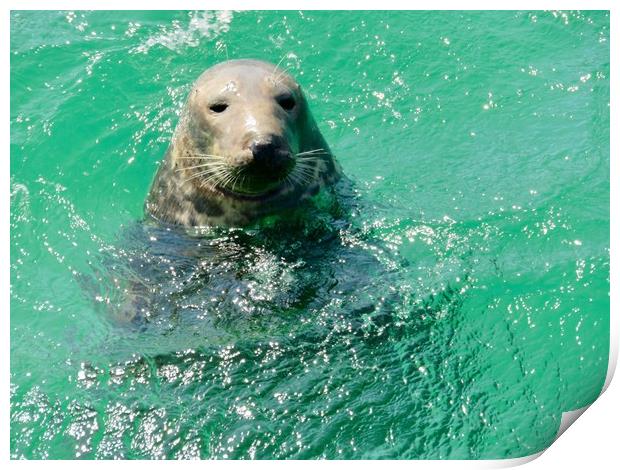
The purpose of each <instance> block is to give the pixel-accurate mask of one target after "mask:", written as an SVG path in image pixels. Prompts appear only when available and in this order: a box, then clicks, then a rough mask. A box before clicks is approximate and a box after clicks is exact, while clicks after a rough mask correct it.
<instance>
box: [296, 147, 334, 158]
mask: <svg viewBox="0 0 620 470" xmlns="http://www.w3.org/2000/svg"><path fill="white" fill-rule="evenodd" d="M315 153H327V152H325V149H313V150H306V151H305V152H299V153H296V154H295V156H296V157H299V156H300V155H306V154H315Z"/></svg>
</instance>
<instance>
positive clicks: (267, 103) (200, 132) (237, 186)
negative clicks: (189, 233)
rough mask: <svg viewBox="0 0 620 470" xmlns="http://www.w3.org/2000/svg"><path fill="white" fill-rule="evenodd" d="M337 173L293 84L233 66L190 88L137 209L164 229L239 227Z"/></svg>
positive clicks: (259, 68) (255, 65) (270, 72)
mask: <svg viewBox="0 0 620 470" xmlns="http://www.w3.org/2000/svg"><path fill="white" fill-rule="evenodd" d="M340 175H341V171H340V167H339V165H338V163H337V162H336V160H335V159H334V157H333V155H332V153H331V151H330V149H329V147H328V145H327V143H326V142H325V139H324V138H323V136H322V135H321V132H320V131H319V129H318V127H317V125H316V122H315V121H314V118H313V117H312V115H311V113H310V110H309V109H308V103H307V101H306V99H305V97H304V95H303V93H302V91H301V88H300V86H299V84H298V83H297V82H296V81H295V80H294V79H293V78H292V77H290V76H289V75H288V74H287V73H286V72H285V71H283V70H281V69H279V68H278V67H277V66H275V65H273V64H269V63H266V62H261V61H256V60H233V61H228V62H223V63H221V64H218V65H215V66H214V67H211V68H210V69H207V70H206V71H205V72H204V73H203V74H202V75H201V76H200V77H199V78H198V80H197V81H196V82H195V83H194V85H193V87H192V90H191V91H190V94H189V97H188V99H187V102H186V104H185V107H184V109H183V112H182V115H181V119H180V122H179V124H178V126H177V128H176V130H175V133H174V136H173V138H172V141H171V143H170V147H169V148H168V151H167V153H166V156H165V158H164V161H163V162H162V164H161V165H160V168H159V170H158V172H157V175H156V176H155V180H154V182H153V185H152V187H151V190H150V193H149V195H148V198H147V201H146V207H145V209H146V213H147V214H149V215H151V216H152V217H154V218H155V219H157V220H159V221H162V222H166V223H171V224H178V225H183V226H213V225H218V226H241V225H246V224H249V223H252V222H254V221H256V220H257V219H258V218H260V217H262V216H264V215H267V214H272V213H275V212H277V211H279V210H281V209H283V208H286V207H292V206H295V205H297V204H299V203H300V202H301V201H303V200H304V199H307V198H309V197H312V196H313V195H315V194H317V193H318V191H319V190H320V189H321V188H322V187H324V186H326V185H331V184H333V183H334V182H336V181H337V180H338V179H339V178H340ZM244 184H245V186H244Z"/></svg>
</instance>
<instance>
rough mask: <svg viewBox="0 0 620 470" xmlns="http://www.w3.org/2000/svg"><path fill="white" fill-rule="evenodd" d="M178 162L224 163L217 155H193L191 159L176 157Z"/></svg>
mask: <svg viewBox="0 0 620 470" xmlns="http://www.w3.org/2000/svg"><path fill="white" fill-rule="evenodd" d="M176 158H177V159H178V160H211V161H213V162H218V161H225V160H224V157H220V156H218V155H194V156H193V157H176Z"/></svg>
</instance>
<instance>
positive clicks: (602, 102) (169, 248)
mask: <svg viewBox="0 0 620 470" xmlns="http://www.w3.org/2000/svg"><path fill="white" fill-rule="evenodd" d="M227 58H230V59H233V58H257V59H261V60H267V61H270V62H274V63H277V62H278V61H280V60H281V61H282V62H281V63H282V66H283V67H288V70H289V73H291V74H292V75H293V76H295V77H296V78H297V80H298V81H299V83H300V84H301V85H302V87H303V88H304V90H305V93H306V96H307V98H308V101H309V103H310V106H311V109H312V112H313V114H314V117H315V118H316V120H317V123H318V125H319V127H320V128H321V130H322V132H323V135H324V136H325V138H326V140H327V141H328V142H329V145H330V147H331V149H332V150H333V152H334V154H335V155H336V156H337V158H338V160H339V162H340V163H341V165H342V167H343V171H344V173H345V174H346V175H347V176H348V177H349V178H350V179H351V180H352V181H353V183H354V187H353V189H352V190H351V193H350V194H349V195H348V196H347V197H346V201H345V202H344V203H343V205H342V207H341V208H340V209H339V211H336V212H334V210H332V209H329V208H327V209H326V208H325V207H323V206H322V205H321V204H322V200H321V198H320V197H319V198H318V201H317V202H316V204H315V206H309V207H307V208H303V209H302V216H301V218H300V219H299V220H295V221H294V222H292V221H290V220H287V219H286V218H283V217H280V218H278V217H273V218H270V219H268V220H265V221H263V222H262V223H261V224H258V225H257V226H253V227H245V228H234V229H231V230H228V229H219V230H218V229H214V230H210V231H205V233H203V234H202V235H199V236H196V235H191V236H190V235H188V234H185V233H183V232H176V231H166V230H163V229H159V228H157V227H147V226H145V225H143V224H141V223H140V221H141V220H142V218H143V203H144V199H145V197H146V194H147V192H148V189H149V186H150V183H151V181H152V178H153V176H154V174H155V171H156V169H157V165H158V162H159V161H161V159H162V158H163V155H164V153H165V151H166V148H167V146H168V143H169V141H170V138H171V135H172V132H173V130H174V127H175V125H176V123H177V121H178V116H179V113H180V110H181V108H182V106H183V103H184V100H185V98H186V95H187V93H188V91H189V89H190V86H191V83H192V81H193V80H194V79H195V78H196V77H197V76H198V75H199V74H200V73H201V72H202V71H203V70H204V69H205V68H207V67H209V66H211V65H213V64H215V63H218V62H221V61H223V60H226V59H227ZM609 59H610V56H609V13H608V12H441V13H440V12H421V11H420V12H359V11H358V12H346V13H334V12H320V11H313V12H277V11H270V12H163V11H162V12H127V11H124V12H105V11H94V12H36V11H29V12H21V11H14V12H12V13H11V111H10V122H11V155H10V158H11V177H10V190H11V219H10V234H11V356H10V360H11V392H10V394H11V412H10V413H11V415H10V416H11V423H10V424H11V435H10V449H11V456H12V457H13V458H16V459H18V458H27V459H37V458H53V459H59V458H65V459H72V458H87V459H112V458H158V459H159V458H172V459H177V458H220V459H222V458H229V459H274V458H279V459H281V458H301V459H315V458H330V459H333V458H352V459H358V458H371V459H376V458H399V459H425V458H427V459H428V458H433V459H436V458H449V459H455V458H465V459H481V458H508V457H520V456H525V455H529V454H532V453H535V452H537V451H540V450H542V449H544V448H545V447H547V446H549V445H550V444H551V443H552V441H553V439H554V437H555V435H556V432H557V430H558V426H559V423H560V419H561V414H562V412H563V411H568V410H573V409H576V408H580V407H583V406H585V405H587V404H589V403H591V402H593V401H594V400H595V399H596V397H597V396H598V394H599V392H600V390H601V388H602V385H603V382H604V379H605V375H606V372H607V360H608V351H609V155H610V154H609V73H610V71H609ZM131 282H140V283H143V284H144V285H147V286H148V287H149V288H150V289H151V292H152V298H151V299H150V302H151V303H152V306H153V314H152V316H151V318H150V321H148V322H146V323H143V324H140V325H136V324H133V323H130V322H126V321H123V319H122V318H121V317H122V316H123V308H124V307H123V306H126V305H127V303H126V298H127V295H128V294H127V291H126V290H127V288H126V286H127V285H128V284H129V283H131ZM125 313H126V312H125Z"/></svg>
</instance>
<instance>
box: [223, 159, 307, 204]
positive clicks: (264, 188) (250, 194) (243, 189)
mask: <svg viewBox="0 0 620 470" xmlns="http://www.w3.org/2000/svg"><path fill="white" fill-rule="evenodd" d="M294 167H295V162H294V161H293V160H292V159H291V161H290V163H288V164H287V165H285V166H282V167H281V168H278V169H277V170H271V171H265V169H264V168H260V167H254V166H253V165H248V166H246V167H243V168H241V169H239V170H238V171H237V172H236V174H235V176H234V177H233V178H232V182H229V183H224V184H217V185H216V188H217V190H218V191H220V192H221V193H222V194H224V195H225V196H228V197H232V198H234V199H240V200H246V201H264V200H265V199H270V198H272V197H274V196H276V195H278V194H280V193H281V192H282V191H283V190H284V189H286V188H287V187H290V186H292V185H293V180H292V179H291V177H292V176H293V175H292V173H293V170H294Z"/></svg>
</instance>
